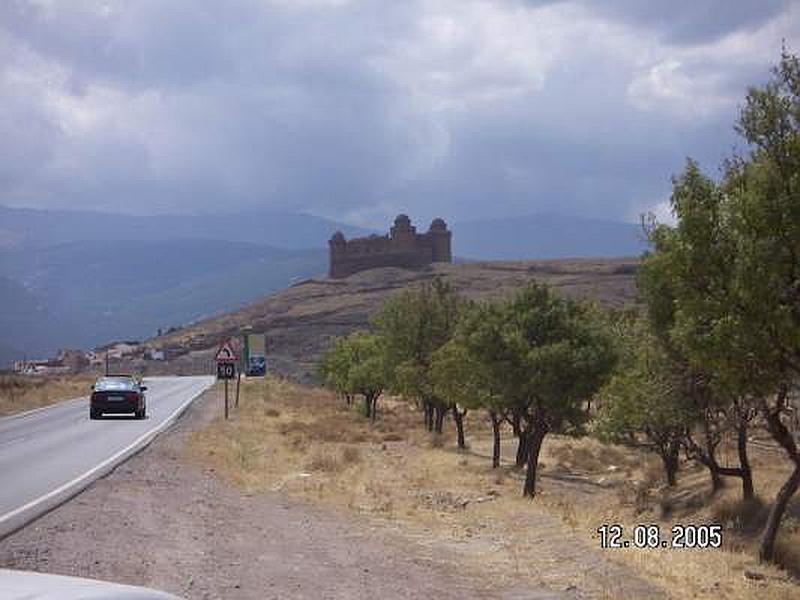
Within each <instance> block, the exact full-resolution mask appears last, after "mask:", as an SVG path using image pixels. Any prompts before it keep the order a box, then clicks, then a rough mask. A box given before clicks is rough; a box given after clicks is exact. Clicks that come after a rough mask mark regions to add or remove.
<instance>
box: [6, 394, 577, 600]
mask: <svg viewBox="0 0 800 600" xmlns="http://www.w3.org/2000/svg"><path fill="white" fill-rule="evenodd" d="M219 408H220V407H219V400H218V396H217V395H216V394H215V393H214V392H213V391H212V392H209V393H207V394H206V395H205V396H204V397H203V398H201V399H199V400H198V401H197V402H196V403H195V404H194V406H193V407H192V408H191V409H190V410H189V411H188V412H187V414H186V415H185V416H184V418H183V419H182V420H181V421H180V422H179V423H178V424H177V425H176V426H175V427H174V428H173V429H172V430H171V431H170V432H169V433H168V434H166V435H162V436H161V437H160V438H159V439H157V440H156V441H155V442H154V443H153V444H152V445H151V446H150V447H149V448H147V449H146V450H144V451H143V452H142V453H140V454H139V455H137V456H136V457H134V458H132V459H131V460H130V461H128V462H126V463H125V464H123V465H121V466H120V467H119V468H118V469H117V470H116V471H114V472H113V473H112V474H110V475H109V476H108V477H105V478H103V479H101V480H99V481H98V482H96V483H95V484H93V485H92V486H91V487H90V488H88V489H87V490H85V491H84V492H83V493H81V494H80V495H79V496H77V497H76V498H74V499H73V500H72V501H70V502H68V503H66V504H64V505H62V506H61V507H59V508H57V509H56V510H54V511H52V512H51V513H49V514H47V515H45V516H44V517H42V518H40V519H39V520H37V521H35V522H34V523H32V524H31V525H29V526H28V527H26V528H24V529H23V530H21V531H19V532H17V533H15V534H14V535H12V536H9V537H7V538H6V539H4V540H2V541H0V566H2V567H6V568H14V569H24V570H33V571H42V572H49V573H58V574H65V575H75V576H82V577H92V578H97V579H105V580H110V581H116V582H120V583H129V584H135V585H145V586H150V587H154V588H157V589H163V590H165V591H169V592H172V593H175V594H178V595H181V596H183V597H185V598H203V599H213V598H229V599H256V598H258V599H261V598H306V597H315V598H387V599H388V598H419V597H437V598H535V599H539V598H540V599H545V598H578V597H581V594H580V593H579V590H577V589H576V588H571V589H569V590H564V589H562V590H550V589H547V588H546V587H544V586H530V585H522V586H520V585H517V584H514V583H510V584H509V583H503V584H502V585H499V586H498V585H497V584H496V582H495V581H493V578H492V577H491V576H488V577H487V574H484V573H480V572H477V571H474V570H472V569H470V570H466V569H464V568H463V567H462V564H461V558H462V557H461V555H460V553H459V552H458V551H456V550H453V549H450V548H447V547H444V546H440V545H436V544H426V543H424V542H422V541H421V540H415V539H413V538H411V537H408V536H404V535H402V534H400V533H398V532H396V531H392V530H391V529H390V528H385V527H376V526H375V525H374V524H371V523H365V522H362V521H360V520H358V519H354V518H351V517H348V516H347V515H343V514H340V513H339V512H336V511H333V510H328V509H325V508H320V507H314V506H311V505H310V504H308V503H306V502H304V501H302V500H297V499H290V498H289V497H287V496H284V495H282V494H279V493H270V492H266V493H258V494H251V493H246V492H242V491H240V490H238V489H237V488H235V487H231V486H228V485H226V484H225V483H224V482H222V481H221V480H220V479H219V478H218V477H217V476H216V474H215V473H214V471H213V468H203V467H200V466H197V465H192V464H187V463H186V462H185V461H184V460H182V457H183V456H184V444H185V441H186V439H187V436H189V435H191V434H192V433H193V432H195V431H197V430H198V429H200V428H203V427H204V426H205V425H206V424H207V423H208V422H209V421H210V420H211V419H212V418H214V417H215V416H217V415H218V413H219ZM487 551H488V549H487Z"/></svg>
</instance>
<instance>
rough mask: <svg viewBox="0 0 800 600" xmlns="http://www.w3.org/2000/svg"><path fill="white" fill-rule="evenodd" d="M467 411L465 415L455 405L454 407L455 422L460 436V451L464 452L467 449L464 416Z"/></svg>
mask: <svg viewBox="0 0 800 600" xmlns="http://www.w3.org/2000/svg"><path fill="white" fill-rule="evenodd" d="M466 412H467V411H464V412H463V413H462V412H461V411H460V410H458V407H457V406H456V405H455V404H454V405H453V421H455V423H456V432H457V435H458V449H459V450H464V449H466V447H467V442H466V439H465V438H464V415H465V414H466Z"/></svg>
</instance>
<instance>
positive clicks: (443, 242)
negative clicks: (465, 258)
mask: <svg viewBox="0 0 800 600" xmlns="http://www.w3.org/2000/svg"><path fill="white" fill-rule="evenodd" d="M428 236H429V237H430V238H431V243H432V245H433V262H447V263H449V262H453V253H452V251H451V249H450V242H451V240H452V237H453V234H452V233H451V232H450V231H448V229H447V223H445V222H444V220H443V219H438V218H437V219H434V220H433V221H432V222H431V226H430V228H429V229H428Z"/></svg>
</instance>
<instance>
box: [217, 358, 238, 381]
mask: <svg viewBox="0 0 800 600" xmlns="http://www.w3.org/2000/svg"><path fill="white" fill-rule="evenodd" d="M234 378H236V363H235V362H234V361H232V360H220V361H217V379H234Z"/></svg>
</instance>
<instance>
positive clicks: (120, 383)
mask: <svg viewBox="0 0 800 600" xmlns="http://www.w3.org/2000/svg"><path fill="white" fill-rule="evenodd" d="M94 389H95V391H97V392H103V391H108V390H134V389H136V381H135V380H133V379H131V378H128V377H103V378H101V379H98V380H97V383H95V384H94Z"/></svg>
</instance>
